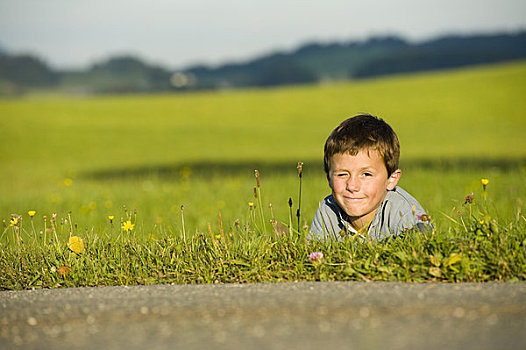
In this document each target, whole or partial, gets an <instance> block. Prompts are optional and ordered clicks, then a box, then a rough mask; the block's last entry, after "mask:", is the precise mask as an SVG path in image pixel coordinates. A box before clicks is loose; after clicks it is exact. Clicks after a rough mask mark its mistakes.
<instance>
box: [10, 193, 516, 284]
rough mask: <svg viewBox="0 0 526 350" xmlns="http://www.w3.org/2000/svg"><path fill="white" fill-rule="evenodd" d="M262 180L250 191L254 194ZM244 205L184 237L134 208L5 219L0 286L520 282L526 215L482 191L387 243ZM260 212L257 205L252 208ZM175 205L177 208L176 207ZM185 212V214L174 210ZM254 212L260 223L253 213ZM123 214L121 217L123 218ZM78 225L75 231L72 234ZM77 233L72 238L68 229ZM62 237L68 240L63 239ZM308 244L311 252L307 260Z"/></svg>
mask: <svg viewBox="0 0 526 350" xmlns="http://www.w3.org/2000/svg"><path fill="white" fill-rule="evenodd" d="M261 195H262V191H261V187H259V188H258V190H257V196H258V198H261ZM260 206H261V202H260V201H257V204H253V205H252V206H250V212H249V215H248V217H247V219H246V221H244V222H238V221H236V222H234V223H233V224H232V225H228V224H225V223H223V222H222V219H221V215H218V217H217V220H218V221H217V224H218V226H217V228H216V229H212V228H211V227H210V226H209V229H208V230H207V232H206V231H203V232H195V233H192V234H189V235H186V234H185V231H184V230H182V231H180V230H179V231H176V230H173V228H164V229H162V228H158V229H157V230H156V231H154V232H153V233H151V234H148V235H145V234H136V228H135V226H134V223H136V222H137V217H136V213H135V212H133V213H127V217H126V218H124V219H123V220H121V223H120V224H119V225H117V227H113V225H112V224H113V223H111V222H110V225H112V228H111V230H109V231H108V232H107V233H106V234H104V235H101V234H96V233H94V232H93V231H87V232H79V231H78V230H77V229H76V228H74V226H75V224H74V223H73V222H72V221H71V216H70V215H68V217H67V218H58V217H57V216H53V217H52V218H50V219H49V221H47V220H46V221H45V222H46V223H48V222H49V227H50V229H49V230H47V229H46V228H47V226H44V230H43V231H40V232H39V231H38V229H35V226H34V223H33V221H32V220H33V219H34V217H33V218H32V219H30V224H31V226H29V227H28V225H27V223H26V222H25V220H22V219H23V218H21V217H18V216H17V217H13V218H12V219H11V221H10V226H9V227H6V228H4V231H3V233H2V238H3V239H4V242H6V243H5V244H3V245H2V246H1V247H0V250H1V253H2V254H1V255H0V268H1V270H2V271H3V274H2V275H1V276H0V288H2V289H27V288H53V287H72V286H105V285H130V284H154V283H231V282H237V283H247V282H280V281H312V280H323V281H335V280H362V281H374V280H390V281H408V282H425V281H447V282H464V281H465V282H483V281H496V280H497V281H524V280H526V272H525V271H526V249H525V248H526V218H525V217H524V215H523V214H522V212H521V210H520V209H518V210H517V212H516V216H515V218H514V219H512V220H509V221H504V222H503V221H500V220H499V219H498V218H495V217H493V216H492V212H491V208H492V203H491V199H488V192H487V191H486V189H483V190H482V191H476V193H475V192H474V193H473V194H470V195H468V196H467V197H466V198H464V201H463V204H462V205H461V206H460V207H459V209H458V211H457V212H456V213H455V215H454V216H451V217H448V219H449V220H450V225H449V226H448V228H447V230H446V229H445V227H440V228H436V229H435V230H433V231H432V232H429V233H421V232H414V233H410V234H407V235H405V236H403V237H398V238H396V239H393V240H391V241H388V242H382V243H379V242H373V241H368V240H366V241H363V240H362V241H355V240H353V239H351V238H347V239H345V240H344V241H342V242H336V241H316V240H312V239H310V237H309V236H308V231H307V229H306V228H302V229H300V231H296V230H295V229H294V228H293V227H292V215H290V217H289V223H291V224H290V225H289V226H288V227H286V226H283V227H285V228H286V229H285V230H282V229H280V228H279V227H277V226H276V225H269V223H271V222H272V220H271V219H272V218H270V217H268V216H265V217H263V218H260V217H258V216H259V215H258V214H256V213H255V211H258V208H259V207H260ZM260 212H261V214H262V215H264V214H263V211H260ZM182 213H183V211H182ZM182 215H184V213H183V214H182ZM260 219H262V221H260ZM128 220H129V222H126V221H128ZM77 232H78V233H77ZM77 234H78V236H77ZM68 236H69V238H68ZM315 252H316V254H318V255H317V257H316V258H312V256H313V254H314V253H315Z"/></svg>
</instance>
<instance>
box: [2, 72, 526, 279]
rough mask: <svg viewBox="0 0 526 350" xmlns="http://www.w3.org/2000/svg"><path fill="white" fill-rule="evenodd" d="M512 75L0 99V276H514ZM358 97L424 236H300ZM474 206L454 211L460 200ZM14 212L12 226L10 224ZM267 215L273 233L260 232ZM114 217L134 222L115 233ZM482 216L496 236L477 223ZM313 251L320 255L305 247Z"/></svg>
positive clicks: (520, 168) (520, 144) (519, 137)
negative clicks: (392, 152)
mask: <svg viewBox="0 0 526 350" xmlns="http://www.w3.org/2000/svg"><path fill="white" fill-rule="evenodd" d="M525 87H526V64H524V63H523V62H516V63H510V64H504V65H494V66H487V67H478V68H470V69H464V70H458V71H446V72H441V73H433V74H422V75H413V76H398V77H392V78H385V79H378V80H365V81H361V82H348V83H337V84H332V85H323V86H306V87H294V88H282V89H270V90H256V89H255V90H244V91H226V92H216V93H196V94H186V95H185V94H181V95H134V96H104V97H88V98H71V97H70V98H67V97H64V96H29V97H26V98H22V99H17V100H2V101H0V125H1V126H2V138H0V147H1V149H2V150H3V152H0V162H1V164H2V166H1V167H0V180H1V181H0V192H1V193H2V197H1V198H0V216H1V217H2V219H3V220H4V230H3V232H2V235H1V237H0V250H1V257H0V270H2V271H6V273H5V274H2V277H0V278H1V280H0V288H4V289H12V288H15V289H19V288H31V287H46V288H50V287H54V286H83V285H114V284H137V283H139V284H143V283H211V282H215V281H218V282H236V281H237V282H260V281H285V280H312V279H327V280H341V279H359V280H364V279H366V280H379V279H383V280H403V281H430V280H440V281H486V280H524V273H523V272H522V271H524V255H521V254H523V253H522V252H521V250H522V251H524V249H523V248H524V238H525V237H524V234H525V233H524V232H525V229H524V217H523V216H522V208H523V203H522V199H523V196H524V193H526V184H525V182H524V175H525V170H526V168H525V159H526V153H525V150H526V139H524V137H523V134H524V130H525V129H526V128H525V127H526V119H525V118H524V115H523V114H524V112H523V111H524V110H526V109H525V107H526V102H524V100H523V98H522V95H523V91H524V89H525ZM359 112H370V113H373V114H378V115H380V116H382V117H384V118H385V119H386V120H387V121H388V122H389V123H390V124H391V125H392V126H393V127H394V129H395V130H397V132H398V135H399V137H400V140H401V144H402V157H401V166H402V170H403V176H402V180H401V182H400V185H401V186H402V187H404V188H405V189H406V190H408V191H409V192H410V193H412V194H413V195H414V196H415V197H416V198H417V199H418V200H419V201H420V202H421V204H423V206H424V207H425V208H426V210H427V211H428V212H429V213H430V214H431V216H432V218H433V222H434V224H435V227H436V230H435V231H434V232H433V233H432V234H430V235H415V236H411V237H406V238H404V239H400V240H395V241H394V242H392V243H390V244H387V245H377V244H374V243H367V244H364V245H356V244H353V243H350V242H343V243H336V242H326V243H323V244H322V243H319V242H310V241H307V242H306V240H305V235H306V232H305V230H304V229H303V228H304V227H305V226H308V225H309V224H310V221H311V220H312V217H313V215H314V212H315V210H316V208H317V206H318V202H319V200H320V199H322V198H323V197H324V196H325V195H326V194H327V193H328V186H327V184H326V180H325V178H324V174H323V171H322V161H321V159H322V145H323V142H324V140H325V138H326V137H327V135H328V133H329V132H330V130H332V128H334V126H336V125H337V124H338V123H339V122H340V121H341V120H342V119H344V118H346V117H347V116H350V115H352V114H356V113H359ZM298 161H303V162H304V167H303V178H302V181H303V182H302V195H301V198H302V202H301V217H300V224H299V225H298V224H297V218H296V216H295V214H296V210H297V209H298V206H299V203H298V202H299V201H298V199H299V193H298V189H299V183H298V174H297V169H296V165H297V162H298ZM254 169H258V170H259V172H260V182H261V188H262V189H264V190H263V191H261V189H260V190H259V191H260V192H262V193H260V194H259V196H258V198H257V199H256V198H254V187H255V181H254V178H253V174H254ZM481 178H488V179H490V183H489V185H488V192H489V193H490V198H491V200H489V199H487V200H486V199H483V198H482V192H481V184H480V179H481ZM471 192H474V193H475V198H476V203H474V204H472V205H470V206H467V205H466V204H464V198H465V197H466V195H468V194H470V193H471ZM289 198H292V200H293V206H292V208H290V207H289V205H288V199H289ZM249 202H253V203H254V204H256V205H255V206H250V205H249ZM270 204H272V212H271V210H270V208H269V206H270ZM181 206H183V208H184V210H181ZM474 206H477V209H476V210H474V209H473V211H472V213H475V214H473V215H467V213H465V214H463V216H462V219H464V224H462V220H460V219H461V218H460V217H459V216H458V211H459V210H460V211H461V212H462V211H465V210H467V208H469V207H474ZM479 206H483V208H482V207H480V208H479ZM30 210H35V211H36V214H35V216H34V217H33V219H31V218H30V217H29V216H28V214H27V212H28V211H30ZM477 211H481V212H482V215H479V214H478V213H476V212H477ZM11 214H16V215H20V216H21V217H22V221H21V225H22V226H21V227H20V226H10V220H11ZM53 214H56V218H55V219H54V220H55V222H54V225H55V229H54V230H53V228H52V227H51V226H50V225H51V220H52V218H53ZM486 215H489V216H491V218H492V219H488V220H485V219H484V217H485V216H486ZM109 216H113V217H114V219H113V220H112V222H111V223H110V220H109ZM273 218H274V219H275V220H276V221H278V222H281V224H280V225H283V226H284V227H286V228H287V229H286V230H285V231H286V234H281V235H280V236H279V237H277V236H276V235H275V234H274V233H275V230H274V227H273V225H271V223H270V220H271V219H273ZM128 219H130V220H131V221H132V222H133V224H134V225H135V226H134V229H133V230H131V231H130V232H124V231H123V230H122V229H121V220H122V221H123V222H124V221H127V220H128ZM183 219H184V220H183ZM483 219H484V220H485V222H490V223H491V222H493V221H492V220H495V222H496V224H495V223H494V225H493V226H494V227H495V225H497V226H496V227H498V228H499V230H498V233H497V232H494V231H492V230H491V225H490V226H488V227H489V228H484V229H481V228H482V226H481V227H478V229H479V231H480V232H482V233H483V234H481V233H480V232H479V233H477V232H478V231H477V225H479V226H480V225H481V224H477V223H480V221H481V220H483ZM66 220H67V223H66ZM183 221H184V225H183ZM291 223H292V224H291ZM16 227H18V229H16ZM298 227H299V230H298ZM484 227H485V226H484ZM16 230H18V231H16ZM488 230H489V231H488ZM291 231H292V233H291ZM41 232H42V233H41ZM484 232H485V233H484ZM488 232H489V233H488ZM55 233H56V236H55ZM218 235H219V237H220V238H217V236H218ZM70 236H74V237H81V238H82V239H83V242H84V245H85V249H86V252H85V253H84V254H81V255H80V256H76V255H74V254H72V251H71V250H70V249H69V248H68V247H67V243H68V240H69V238H70ZM481 237H482V238H483V239H481ZM315 251H320V252H323V254H324V258H323V263H322V264H321V265H317V264H313V263H311V262H310V261H309V260H308V256H309V254H310V253H311V252H315ZM452 254H453V255H452ZM415 255H416V256H415ZM459 257H460V258H459ZM453 261H454V263H453ZM63 266H67V267H68V268H70V269H71V271H70V272H66V273H64V271H62V273H60V272H59V270H60V268H61V267H63ZM53 271H54V272H53ZM66 271H68V270H67V269H66Z"/></svg>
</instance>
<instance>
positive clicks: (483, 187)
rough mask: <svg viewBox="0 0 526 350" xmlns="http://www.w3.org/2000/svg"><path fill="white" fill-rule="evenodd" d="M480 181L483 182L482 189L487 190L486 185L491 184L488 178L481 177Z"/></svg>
mask: <svg viewBox="0 0 526 350" xmlns="http://www.w3.org/2000/svg"><path fill="white" fill-rule="evenodd" d="M480 182H481V183H482V190H484V191H486V186H487V185H488V184H489V180H488V179H480Z"/></svg>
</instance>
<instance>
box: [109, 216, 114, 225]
mask: <svg viewBox="0 0 526 350" xmlns="http://www.w3.org/2000/svg"><path fill="white" fill-rule="evenodd" d="M113 219H115V216H113V215H109V216H108V220H110V224H111V223H112V222H113Z"/></svg>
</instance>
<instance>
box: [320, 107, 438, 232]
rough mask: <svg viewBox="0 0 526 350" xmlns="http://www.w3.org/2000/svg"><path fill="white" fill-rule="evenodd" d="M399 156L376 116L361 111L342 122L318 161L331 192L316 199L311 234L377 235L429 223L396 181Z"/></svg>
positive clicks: (388, 131)
mask: <svg viewBox="0 0 526 350" xmlns="http://www.w3.org/2000/svg"><path fill="white" fill-rule="evenodd" d="M399 157H400V144H399V142H398V137H397V136H396V133H395V132H394V131H393V129H392V128H391V127H390V126H389V125H388V124H387V123H386V122H384V121H383V120H382V119H380V118H377V117H374V116H372V115H369V114H364V115H357V116H355V117H353V118H349V119H347V120H345V121H343V122H342V123H341V124H340V125H339V126H338V127H337V128H336V129H334V130H333V131H332V133H331V134H330V135H329V138H328V139H327V142H326V143H325V148H324V159H323V161H324V168H325V174H326V175H327V180H328V181H329V186H330V188H331V189H332V194H331V195H329V196H327V197H326V198H325V199H324V200H323V201H322V203H320V207H319V208H318V211H317V212H316V215H315V216H314V220H313V222H312V225H311V228H310V232H311V235H312V236H313V237H314V238H318V239H337V240H341V239H343V237H346V236H350V237H356V236H361V237H363V238H366V237H369V238H371V239H373V240H383V239H385V238H389V237H391V236H393V237H394V236H398V235H400V234H402V233H404V232H405V231H408V230H411V229H413V228H414V227H417V228H418V229H420V230H425V229H426V228H428V227H431V226H430V224H429V223H428V220H429V217H428V216H427V215H426V213H425V211H424V209H423V208H422V206H421V205H420V204H419V203H418V202H417V200H416V199H415V198H413V197H412V196H411V195H410V194H409V193H407V192H406V191H404V190H403V189H401V188H400V187H398V186H397V184H398V181H399V180H400V176H401V175H402V171H401V170H400V169H398V159H399ZM428 225H429V226H428Z"/></svg>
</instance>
